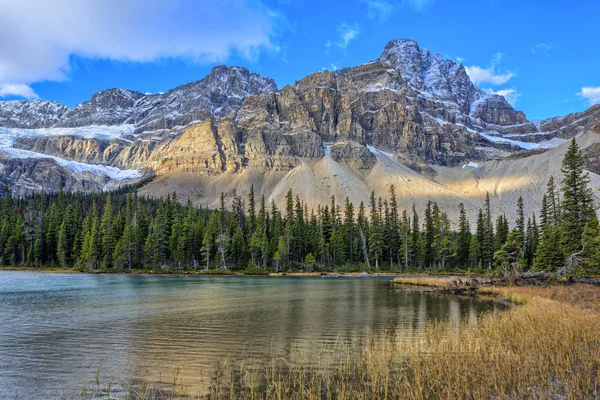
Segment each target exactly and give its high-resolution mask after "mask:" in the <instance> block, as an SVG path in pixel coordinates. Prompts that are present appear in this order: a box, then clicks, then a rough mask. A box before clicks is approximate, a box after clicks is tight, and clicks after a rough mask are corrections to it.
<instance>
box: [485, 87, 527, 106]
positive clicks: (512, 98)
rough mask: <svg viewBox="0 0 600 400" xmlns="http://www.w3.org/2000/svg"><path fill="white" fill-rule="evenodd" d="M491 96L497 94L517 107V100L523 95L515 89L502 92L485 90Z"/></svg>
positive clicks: (501, 90)
mask: <svg viewBox="0 0 600 400" xmlns="http://www.w3.org/2000/svg"><path fill="white" fill-rule="evenodd" d="M484 90H485V91H486V92H487V93H489V94H497V95H498V96H502V97H504V98H505V99H506V101H508V103H509V104H510V105H511V106H513V107H514V106H515V105H516V104H517V100H518V99H519V97H521V93H519V92H517V91H516V90H515V89H512V88H511V89H500V90H492V89H484Z"/></svg>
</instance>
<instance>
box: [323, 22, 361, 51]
mask: <svg viewBox="0 0 600 400" xmlns="http://www.w3.org/2000/svg"><path fill="white" fill-rule="evenodd" d="M337 31H338V35H339V40H338V41H336V42H334V41H332V40H328V41H327V42H325V47H326V48H327V51H326V53H329V49H330V48H331V47H332V46H337V47H339V48H340V49H345V48H346V47H348V44H349V43H350V42H351V41H352V40H353V39H354V38H355V37H356V36H357V35H358V34H359V32H360V28H359V27H358V25H348V24H346V23H343V24H341V25H340V26H338V28H337Z"/></svg>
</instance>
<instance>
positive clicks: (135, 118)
mask: <svg viewBox="0 0 600 400" xmlns="http://www.w3.org/2000/svg"><path fill="white" fill-rule="evenodd" d="M65 107H66V106H62V105H60V104H59V103H56V102H43V101H40V100H34V101H32V102H12V103H11V102H0V139H1V140H0V144H1V146H0V152H3V153H5V154H6V156H5V157H12V158H11V159H13V160H18V159H19V157H24V155H27V157H24V158H22V159H23V163H25V162H26V161H25V160H26V159H28V158H31V157H30V156H31V155H32V154H33V155H35V156H36V157H38V158H44V157H53V158H54V160H55V161H56V160H58V161H59V164H60V165H61V166H62V167H65V166H66V167H68V168H71V170H72V171H73V174H74V176H76V178H77V176H78V175H77V174H79V175H81V177H80V178H81V179H80V180H81V181H83V180H84V179H87V180H90V179H91V180H92V181H94V182H96V184H95V185H89V184H88V185H87V186H85V185H71V186H72V187H73V190H90V191H93V190H98V188H103V189H104V188H106V187H108V186H106V185H107V184H110V185H113V186H115V185H117V186H118V185H119V184H123V183H128V182H131V181H135V180H137V179H142V178H143V177H146V176H149V175H152V174H156V175H158V179H157V180H156V183H151V184H149V185H148V186H147V187H146V189H145V193H146V194H153V193H154V194H155V195H159V194H165V192H164V189H165V188H169V187H170V188H174V190H175V191H177V190H180V191H181V192H182V193H184V192H185V193H186V195H190V193H194V192H195V193H196V194H195V195H194V196H193V197H195V198H194V200H195V201H198V202H206V203H209V204H213V203H214V201H215V200H216V198H215V197H214V193H220V191H223V192H226V193H230V192H231V191H232V190H234V189H235V190H237V191H242V192H243V191H247V190H248V189H249V185H250V184H251V183H254V184H255V185H256V186H257V187H261V188H263V187H264V190H263V189H261V190H262V192H263V194H265V195H266V196H267V197H269V198H272V199H274V200H277V201H279V200H280V199H279V198H278V197H277V196H279V195H278V194H277V193H279V194H281V192H283V191H285V190H286V189H288V188H300V187H301V186H302V185H305V186H306V185H307V187H306V188H305V189H306V190H307V193H306V194H307V195H310V194H311V193H312V194H313V195H314V196H316V197H320V196H321V195H322V194H323V195H328V193H329V194H336V196H344V195H352V194H353V193H354V192H356V190H354V189H352V188H351V186H352V185H354V186H357V187H358V186H359V187H360V189H358V192H356V193H354V194H356V195H358V194H357V193H362V194H364V193H366V192H370V190H372V189H375V188H376V189H377V190H378V191H381V190H383V187H381V184H380V182H379V181H381V182H383V181H385V182H388V183H389V182H394V181H395V182H397V184H403V185H406V187H407V188H409V187H410V190H409V191H411V193H412V194H411V195H409V194H406V196H407V198H414V199H420V198H421V197H422V196H421V194H422V193H426V192H427V191H428V190H429V192H431V193H435V194H436V196H437V195H439V196H442V197H444V196H446V197H448V198H454V199H455V200H456V199H462V201H464V202H471V203H472V204H478V202H480V198H479V197H481V195H480V194H479V195H477V196H475V197H476V199H475V200H473V199H472V197H473V196H474V195H473V193H474V192H472V191H471V192H469V193H470V194H469V195H468V196H465V195H464V193H460V191H459V192H457V191H456V189H449V188H450V187H453V186H452V184H451V182H447V181H446V180H445V178H444V176H446V175H448V174H447V173H446V172H444V171H445V170H446V169H448V168H449V169H450V170H452V171H454V170H462V169H463V168H467V169H472V168H474V169H476V170H477V169H478V168H479V165H482V166H483V165H484V163H486V162H491V161H494V160H503V159H507V158H512V159H515V157H516V156H517V155H520V156H519V157H520V158H525V159H528V160H529V159H530V160H533V159H534V158H532V157H534V156H535V155H539V154H542V156H541V157H542V158H541V159H539V158H535V160H537V161H535V162H536V163H537V162H541V161H540V160H543V157H544V156H543V154H544V153H545V152H548V151H549V149H553V148H555V147H560V146H562V145H563V144H564V143H565V142H566V141H567V140H568V139H571V138H573V137H580V136H581V135H584V134H586V133H587V132H591V131H594V129H597V128H598V125H599V124H600V108H599V107H592V108H590V109H589V110H586V111H584V112H582V113H578V114H573V115H569V116H566V117H554V118H549V119H546V120H543V121H528V120H527V118H526V116H525V114H524V113H523V112H521V111H517V110H515V109H514V108H513V107H512V106H511V105H510V104H509V103H508V102H507V101H506V99H505V98H504V97H502V96H499V95H494V94H490V93H487V92H485V91H484V90H482V89H480V88H478V87H477V86H476V85H474V84H473V83H472V82H471V80H470V78H469V76H468V74H467V73H466V70H465V68H464V66H462V65H460V64H457V63H455V62H454V61H452V60H445V59H443V57H442V56H441V55H439V54H432V53H431V52H429V50H427V49H422V48H420V47H419V45H418V43H417V42H415V41H413V40H409V39H396V40H392V41H390V42H389V43H388V45H387V46H386V47H385V48H384V50H383V51H382V53H381V55H380V56H379V57H378V58H377V59H376V60H373V61H371V62H368V63H365V64H361V65H358V66H355V67H348V68H344V69H341V70H338V71H333V72H332V71H319V72H315V73H313V74H311V75H308V76H306V77H303V78H301V79H299V80H297V81H296V82H294V84H293V85H286V86H284V87H283V88H281V89H278V88H277V85H276V84H275V82H274V81H273V80H272V79H270V78H265V77H262V76H260V75H258V74H255V73H251V72H249V71H248V70H247V69H245V68H241V67H226V66H218V67H215V68H213V69H212V70H211V73H209V75H207V76H206V77H204V78H203V79H201V80H199V81H195V82H191V83H189V84H186V85H182V86H178V87H176V88H174V89H171V90H170V91H168V92H166V93H164V94H158V95H144V94H142V93H140V92H135V91H128V90H125V89H108V90H106V91H102V92H99V93H96V94H94V95H93V96H92V98H91V99H90V100H88V101H86V102H82V103H80V104H78V105H77V106H75V107H73V108H68V107H67V108H65ZM28 116H32V117H31V118H33V120H31V119H28V118H27V117H28ZM36 118H37V120H36ZM7 121H8V122H7ZM102 124H103V125H102ZM34 128H35V129H34ZM593 137H594V136H592V138H593ZM589 142H590V149H592V150H588V151H587V153H586V154H587V157H588V160H589V162H588V166H589V168H590V169H591V170H592V171H596V170H599V171H598V172H600V160H596V158H595V150H593V149H595V147H594V146H593V143H592V142H593V140H592V139H590V141H589ZM534 153H535V154H534ZM64 160H66V161H64ZM71 161H73V162H77V163H79V164H77V165H73V164H70V162H71ZM549 161H551V162H552V163H555V162H556V161H555V160H549ZM1 162H2V159H0V163H1ZM15 163H17V164H18V161H12V162H11V163H6V165H5V166H4V171H3V172H2V174H0V182H4V183H6V184H9V186H12V187H13V188H14V189H15V191H16V193H19V194H24V193H28V192H31V191H35V190H40V189H41V186H40V185H37V186H36V182H37V181H40V182H45V181H44V179H43V178H42V177H37V178H36V176H37V175H36V174H37V173H34V174H30V176H28V178H27V180H21V181H19V180H18V179H16V180H15V176H16V175H15V173H14V171H17V170H19V171H21V170H22V168H21V169H19V168H16V167H15V165H16V164H15ZM86 163H87V164H86ZM88 164H89V168H88V170H86V171H84V170H82V167H81V165H84V166H85V165H88ZM97 165H103V166H105V167H106V168H109V167H110V168H114V167H117V168H120V169H122V170H123V171H124V172H123V173H122V174H114V173H112V172H111V173H108V172H109V171H108V170H107V172H106V173H103V172H102V171H103V170H102V169H98V168H97ZM474 166H475V167H474ZM48 168H51V167H48ZM84 169H85V168H84ZM481 170H482V171H483V170H484V168H483V167H482V168H481ZM61 171H63V170H62V169H61ZM98 171H100V172H98ZM383 171H387V172H386V173H387V174H388V175H389V176H388V175H386V173H383ZM411 171H412V172H411ZM62 173H63V174H64V173H65V172H64V171H63V172H62ZM186 174H191V175H192V176H194V177H202V178H201V179H196V178H193V179H191V180H190V179H189V177H186V176H187V175H186ZM450 175H452V174H450ZM459 175H460V176H461V179H462V176H463V174H459ZM9 176H10V177H12V178H11V179H8V177H9ZM115 176H117V177H126V178H124V179H122V180H121V181H115V179H114V177H115ZM178 177H179V178H178ZM182 177H185V178H182ZM300 177H304V178H303V179H304V180H306V182H304V183H303V180H302V179H300ZM341 177H345V178H344V179H346V181H344V179H341ZM180 178H181V179H183V180H184V181H187V182H192V181H195V182H196V183H189V184H190V185H192V188H191V192H190V191H189V190H188V188H184V187H182V186H181V182H178V181H177V179H180ZM77 179H79V178H77ZM77 179H75V180H76V181H77ZM315 179H320V180H322V181H331V182H333V183H332V185H333V186H331V185H329V186H328V185H327V184H325V186H323V185H321V184H320V183H317V182H315ZM340 179H341V180H340ZM63 180H64V179H63ZM417 181H418V182H421V184H422V188H420V187H419V186H418V185H416V186H415V185H413V183H415V182H417ZM286 182H287V183H286ZM292 182H293V183H292ZM335 182H337V183H335ZM411 182H412V183H411ZM159 183H160V184H159ZM281 185H283V187H282V186H281ZM334 186H335V187H334ZM36 187H37V189H36ZM111 187H112V186H111ZM208 187H210V188H211V189H210V195H206V193H207V192H206V188H208ZM427 187H429V188H430V189H426V190H425V189H423V188H427ZM317 188H319V189H317ZM407 190H408V189H407ZM419 190H421V191H422V193H421V194H419ZM334 192H335V193H334ZM203 193H205V194H203ZM361 196H362V195H361ZM411 196H412V197H411ZM415 196H416V197H415ZM469 196H470V197H469ZM419 201H420V200H419ZM474 207H475V206H474Z"/></svg>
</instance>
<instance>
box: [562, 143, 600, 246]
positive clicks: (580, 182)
mask: <svg viewBox="0 0 600 400" xmlns="http://www.w3.org/2000/svg"><path fill="white" fill-rule="evenodd" d="M584 165H585V161H584V158H583V153H582V152H581V150H580V149H579V146H578V145H577V142H576V141H575V139H573V140H572V141H571V145H570V146H569V149H568V150H567V153H566V154H565V158H564V160H563V163H562V173H563V175H564V177H563V181H562V188H561V191H562V194H563V196H562V197H563V199H562V203H561V207H560V233H561V244H562V247H563V251H564V254H565V255H566V256H568V255H570V254H572V253H575V252H577V251H579V250H580V249H581V245H582V235H583V229H584V227H585V224H586V223H587V221H588V220H590V219H591V218H594V216H595V214H596V212H595V210H594V205H593V198H592V192H591V189H590V188H589V174H588V173H587V172H584V169H583V167H584Z"/></svg>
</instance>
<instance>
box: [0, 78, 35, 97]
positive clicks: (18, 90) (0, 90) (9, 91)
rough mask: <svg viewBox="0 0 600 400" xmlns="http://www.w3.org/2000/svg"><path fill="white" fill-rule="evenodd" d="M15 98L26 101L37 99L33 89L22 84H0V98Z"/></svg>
mask: <svg viewBox="0 0 600 400" xmlns="http://www.w3.org/2000/svg"><path fill="white" fill-rule="evenodd" d="M8 96H16V97H23V98H26V99H37V98H38V95H37V94H35V92H34V91H33V89H32V88H31V87H30V86H29V85H26V84H24V83H9V82H4V83H3V82H0V97H8Z"/></svg>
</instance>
